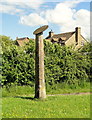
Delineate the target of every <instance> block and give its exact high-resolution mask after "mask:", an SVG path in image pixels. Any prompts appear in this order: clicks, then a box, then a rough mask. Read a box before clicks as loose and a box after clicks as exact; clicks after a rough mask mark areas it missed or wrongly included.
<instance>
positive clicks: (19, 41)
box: [17, 37, 29, 46]
mask: <svg viewBox="0 0 92 120" xmlns="http://www.w3.org/2000/svg"><path fill="white" fill-rule="evenodd" d="M27 42H29V38H28V37H24V38H18V39H17V43H18V45H19V46H24V43H27Z"/></svg>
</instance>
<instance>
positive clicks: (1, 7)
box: [0, 5, 23, 14]
mask: <svg viewBox="0 0 92 120" xmlns="http://www.w3.org/2000/svg"><path fill="white" fill-rule="evenodd" d="M0 12H1V13H9V14H15V13H21V12H23V10H21V9H18V8H15V7H14V6H11V5H8V6H7V5H0Z"/></svg>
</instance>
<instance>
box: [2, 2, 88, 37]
mask: <svg viewBox="0 0 92 120" xmlns="http://www.w3.org/2000/svg"><path fill="white" fill-rule="evenodd" d="M42 25H49V29H48V30H46V31H45V32H44V37H46V36H47V35H48V32H49V31H50V30H51V29H52V30H53V31H54V32H55V33H63V32H71V31H74V30H75V27H81V31H82V35H83V36H84V37H85V38H89V37H90V0H52V1H51V0H39V1H38V0H1V1H0V28H2V29H0V34H2V35H7V36H10V37H11V38H12V39H16V37H29V38H34V35H33V31H34V30H35V29H37V28H38V27H40V26H42Z"/></svg>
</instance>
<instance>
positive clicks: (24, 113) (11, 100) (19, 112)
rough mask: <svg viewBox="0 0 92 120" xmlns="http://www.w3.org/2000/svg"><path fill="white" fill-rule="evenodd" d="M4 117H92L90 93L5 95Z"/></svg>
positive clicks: (3, 99)
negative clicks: (40, 97) (41, 96)
mask: <svg viewBox="0 0 92 120" xmlns="http://www.w3.org/2000/svg"><path fill="white" fill-rule="evenodd" d="M2 101H3V107H2V117H3V118H90V95H66V96H64V95H62V96H49V97H47V99H46V100H44V101H41V100H37V99H33V96H29V97H25V96H22V97H3V98H2Z"/></svg>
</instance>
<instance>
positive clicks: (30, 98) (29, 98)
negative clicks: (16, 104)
mask: <svg viewBox="0 0 92 120" xmlns="http://www.w3.org/2000/svg"><path fill="white" fill-rule="evenodd" d="M14 98H21V99H28V100H35V99H36V98H34V97H23V96H15V97H14Z"/></svg>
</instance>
